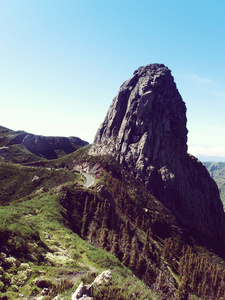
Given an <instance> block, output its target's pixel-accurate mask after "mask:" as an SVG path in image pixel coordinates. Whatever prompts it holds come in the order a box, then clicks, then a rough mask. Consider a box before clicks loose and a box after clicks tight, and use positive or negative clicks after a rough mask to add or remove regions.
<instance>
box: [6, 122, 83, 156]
mask: <svg viewBox="0 0 225 300" xmlns="http://www.w3.org/2000/svg"><path fill="white" fill-rule="evenodd" d="M12 145H23V146H24V147H25V148H26V149H27V150H28V151H30V152H31V153H33V154H35V155H37V156H40V157H44V158H47V159H56V158H58V157H60V156H62V155H65V154H69V153H72V152H73V151H75V150H77V149H78V148H80V147H83V146H85V145H88V142H86V141H83V140H82V139H80V138H78V137H61V136H57V137H56V136H42V135H35V134H31V133H27V132H25V131H13V130H10V129H8V128H4V127H2V126H0V147H1V148H0V155H1V156H3V157H4V156H6V154H5V153H6V147H8V146H12ZM2 147H3V148H2Z"/></svg>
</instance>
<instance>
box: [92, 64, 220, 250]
mask: <svg viewBox="0 0 225 300" xmlns="http://www.w3.org/2000/svg"><path fill="white" fill-rule="evenodd" d="M187 132H188V131H187V128H186V106H185V103H184V102H183V100H182V97H181V95H180V94H179V92H178V90H177V87H176V84H175V82H174V79H173V77H172V75H171V71H170V70H169V69H168V68H167V67H165V66H164V65H162V64H152V65H147V66H145V67H140V68H139V69H138V70H136V71H135V72H134V74H133V76H132V77H131V78H130V79H129V80H127V81H126V82H125V83H123V84H122V86H121V87H120V89H119V92H118V95H117V96H116V97H115V98H114V100H113V102H112V104H111V106H110V108H109V110H108V113H107V115H106V118H105V120H104V122H103V123H102V125H101V126H100V128H99V130H98V132H97V134H96V136H95V140H94V144H93V145H92V147H91V149H90V151H89V154H91V155H112V156H113V157H115V158H116V159H117V160H118V161H119V162H120V163H121V164H123V165H124V166H125V167H126V168H127V169H129V170H130V172H131V173H132V174H133V175H134V176H135V177H136V178H137V179H139V180H140V181H142V182H143V183H144V184H145V186H146V187H147V188H148V189H149V191H150V192H151V193H152V194H153V195H155V196H156V197H157V198H158V199H159V200H160V201H161V202H162V203H163V204H164V205H165V206H166V207H167V208H169V209H170V210H171V211H172V212H173V213H174V214H175V215H176V216H177V217H178V219H179V220H180V221H181V223H182V224H183V225H184V226H186V227H187V228H188V229H189V230H193V232H199V233H200V234H201V236H203V237H206V238H207V239H208V240H211V241H213V242H214V243H217V242H220V243H222V244H223V245H225V242H224V241H225V238H224V237H225V216H224V212H223V207H222V203H221V200H220V197H219V192H218V188H217V186H216V184H215V182H214V181H213V180H212V179H211V178H210V176H209V173H208V171H207V170H206V168H205V167H204V166H203V165H202V163H201V162H200V161H198V160H197V159H196V158H195V157H193V156H191V155H189V154H188V153H187Z"/></svg>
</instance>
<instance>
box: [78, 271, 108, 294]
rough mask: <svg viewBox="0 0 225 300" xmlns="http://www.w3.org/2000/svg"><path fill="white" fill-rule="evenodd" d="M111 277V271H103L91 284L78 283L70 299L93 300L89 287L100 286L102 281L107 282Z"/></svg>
mask: <svg viewBox="0 0 225 300" xmlns="http://www.w3.org/2000/svg"><path fill="white" fill-rule="evenodd" d="M111 278H112V274H111V271H109V270H107V271H103V272H102V273H101V274H99V275H98V276H97V277H96V278H95V280H94V281H93V282H92V283H91V284H88V285H86V284H84V283H83V282H81V283H80V285H79V286H78V288H77V289H76V291H75V292H74V293H73V294H72V300H78V299H79V300H93V297H91V289H92V287H93V286H94V285H97V286H100V285H102V284H103V283H106V282H109V281H110V280H111Z"/></svg>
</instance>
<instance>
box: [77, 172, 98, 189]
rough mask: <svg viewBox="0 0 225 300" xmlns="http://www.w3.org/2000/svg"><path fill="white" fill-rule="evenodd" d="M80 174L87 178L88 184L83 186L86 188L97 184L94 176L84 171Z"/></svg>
mask: <svg viewBox="0 0 225 300" xmlns="http://www.w3.org/2000/svg"><path fill="white" fill-rule="evenodd" d="M80 173H81V174H82V175H83V176H84V177H85V178H86V182H85V183H84V184H83V186H84V187H86V188H89V187H91V186H92V185H93V184H94V183H95V177H94V176H92V175H91V174H88V173H85V172H83V171H81V172H80Z"/></svg>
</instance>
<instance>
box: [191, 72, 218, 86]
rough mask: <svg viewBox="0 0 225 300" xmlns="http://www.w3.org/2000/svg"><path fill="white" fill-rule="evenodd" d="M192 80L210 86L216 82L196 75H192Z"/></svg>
mask: <svg viewBox="0 0 225 300" xmlns="http://www.w3.org/2000/svg"><path fill="white" fill-rule="evenodd" d="M192 79H193V80H195V81H197V82H202V83H209V84H212V83H214V80H212V79H209V78H204V77H199V76H198V75H196V74H193V75H192Z"/></svg>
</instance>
